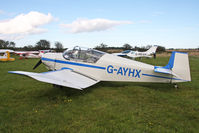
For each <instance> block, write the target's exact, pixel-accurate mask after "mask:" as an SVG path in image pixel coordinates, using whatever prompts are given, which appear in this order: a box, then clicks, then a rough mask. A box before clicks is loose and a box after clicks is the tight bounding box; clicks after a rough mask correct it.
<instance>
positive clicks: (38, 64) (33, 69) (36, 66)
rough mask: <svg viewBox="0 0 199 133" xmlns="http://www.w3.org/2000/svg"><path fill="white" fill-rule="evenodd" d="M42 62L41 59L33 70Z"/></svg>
mask: <svg viewBox="0 0 199 133" xmlns="http://www.w3.org/2000/svg"><path fill="white" fill-rule="evenodd" d="M41 63H42V61H41V60H39V62H37V64H36V65H35V66H34V67H33V70H34V69H36V68H37V67H38V66H39V65H40V64H41Z"/></svg>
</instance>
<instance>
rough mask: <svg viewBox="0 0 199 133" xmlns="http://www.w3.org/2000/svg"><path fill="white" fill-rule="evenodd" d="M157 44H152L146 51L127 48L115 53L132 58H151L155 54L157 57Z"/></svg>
mask: <svg viewBox="0 0 199 133" xmlns="http://www.w3.org/2000/svg"><path fill="white" fill-rule="evenodd" d="M157 47H158V46H157V45H154V46H152V47H151V48H150V49H148V50H147V51H145V52H139V51H132V50H125V51H123V52H121V53H113V54H114V55H117V56H128V57H131V58H138V57H149V58H151V57H152V55H153V56H154V58H155V57H156V49H157Z"/></svg>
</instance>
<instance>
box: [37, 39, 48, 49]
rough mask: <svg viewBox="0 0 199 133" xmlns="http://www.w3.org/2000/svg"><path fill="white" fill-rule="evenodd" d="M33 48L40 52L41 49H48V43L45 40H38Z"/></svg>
mask: <svg viewBox="0 0 199 133" xmlns="http://www.w3.org/2000/svg"><path fill="white" fill-rule="evenodd" d="M35 48H36V49H37V50H42V49H44V50H45V49H50V42H49V41H47V40H40V41H38V42H37V43H36V45H35Z"/></svg>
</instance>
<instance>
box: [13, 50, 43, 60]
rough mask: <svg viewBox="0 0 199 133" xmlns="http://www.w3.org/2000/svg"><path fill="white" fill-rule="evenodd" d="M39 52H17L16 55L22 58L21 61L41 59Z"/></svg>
mask: <svg viewBox="0 0 199 133" xmlns="http://www.w3.org/2000/svg"><path fill="white" fill-rule="evenodd" d="M39 53H40V52H39V51H15V54H18V55H19V56H20V59H29V58H41V56H40V55H39Z"/></svg>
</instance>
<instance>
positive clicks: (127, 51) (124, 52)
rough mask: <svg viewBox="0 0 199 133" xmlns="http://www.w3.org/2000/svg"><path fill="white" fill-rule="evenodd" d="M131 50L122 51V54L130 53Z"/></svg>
mask: <svg viewBox="0 0 199 133" xmlns="http://www.w3.org/2000/svg"><path fill="white" fill-rule="evenodd" d="M129 52H131V50H125V51H123V52H122V54H128V53H129Z"/></svg>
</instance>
